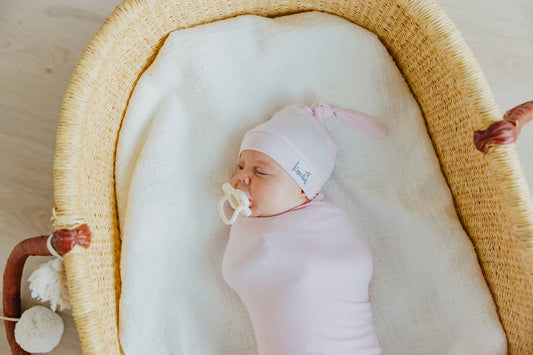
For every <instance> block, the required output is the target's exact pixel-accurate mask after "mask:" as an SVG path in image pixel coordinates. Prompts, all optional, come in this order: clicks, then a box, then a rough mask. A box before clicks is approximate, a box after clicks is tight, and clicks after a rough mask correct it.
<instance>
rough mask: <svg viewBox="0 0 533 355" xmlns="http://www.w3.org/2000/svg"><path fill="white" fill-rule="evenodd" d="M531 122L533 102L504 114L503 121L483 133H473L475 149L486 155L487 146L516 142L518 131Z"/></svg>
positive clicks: (525, 103)
mask: <svg viewBox="0 0 533 355" xmlns="http://www.w3.org/2000/svg"><path fill="white" fill-rule="evenodd" d="M531 120H533V101H528V102H524V103H523V104H520V105H518V106H516V107H513V108H512V109H510V110H509V111H507V112H506V113H505V115H504V116H503V119H502V120H501V121H498V122H494V123H493V124H492V125H490V126H489V128H487V129H486V130H484V131H474V144H475V146H476V148H477V149H478V150H479V151H481V152H483V153H485V154H486V153H487V151H488V150H489V144H510V143H514V142H516V140H517V139H518V135H519V134H520V130H521V129H522V127H524V126H525V125H526V124H527V123H528V122H529V121H531Z"/></svg>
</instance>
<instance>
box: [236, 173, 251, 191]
mask: <svg viewBox="0 0 533 355" xmlns="http://www.w3.org/2000/svg"><path fill="white" fill-rule="evenodd" d="M239 183H244V184H247V185H248V184H249V183H250V176H248V173H246V172H245V171H244V170H238V171H237V172H235V175H233V184H232V185H233V188H234V189H236V188H238V185H239Z"/></svg>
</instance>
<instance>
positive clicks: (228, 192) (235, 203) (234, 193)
mask: <svg viewBox="0 0 533 355" xmlns="http://www.w3.org/2000/svg"><path fill="white" fill-rule="evenodd" d="M222 191H224V197H222V199H221V200H220V202H219V204H218V214H219V215H220V218H221V219H222V221H223V222H224V223H226V224H233V223H234V222H235V220H236V219H237V216H238V215H239V213H242V214H243V215H245V216H246V217H248V216H250V215H251V214H252V211H251V210H250V209H249V208H248V206H249V205H250V201H249V200H248V197H247V196H246V194H245V193H244V191H241V190H237V189H234V188H233V187H232V186H231V185H230V184H229V183H227V182H226V183H225V184H224V185H222ZM226 200H228V201H229V204H230V205H231V207H232V208H233V209H234V210H235V211H233V216H231V219H228V218H227V217H226V213H225V212H224V202H226Z"/></svg>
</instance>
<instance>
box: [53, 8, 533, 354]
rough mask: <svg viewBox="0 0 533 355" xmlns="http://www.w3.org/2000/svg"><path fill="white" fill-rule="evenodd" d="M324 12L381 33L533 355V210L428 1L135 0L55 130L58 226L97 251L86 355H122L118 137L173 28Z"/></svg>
mask: <svg viewBox="0 0 533 355" xmlns="http://www.w3.org/2000/svg"><path fill="white" fill-rule="evenodd" d="M303 11H322V12H327V13H330V14H333V15H336V16H339V17H343V18H345V19H347V20H349V21H351V22H353V23H354V24H356V25H359V26H361V27H363V28H366V29H367V30H369V31H371V32H373V33H375V34H376V35H377V36H378V37H379V39H380V40H381V42H382V43H383V45H384V46H385V47H386V48H387V49H388V51H389V53H390V55H391V56H392V57H393V58H394V60H395V62H396V64H397V65H398V67H399V69H400V70H401V72H402V74H403V76H404V77H405V79H406V81H407V83H408V84H409V86H410V88H411V91H412V93H413V95H414V97H415V98H416V100H417V102H418V104H419V105H420V108H421V111H422V113H423V115H424V118H425V121H426V126H427V130H428V133H429V135H430V137H431V139H432V142H433V145H434V148H435V152H436V154H437V156H438V158H439V161H440V164H441V168H442V171H443V173H444V176H445V178H446V181H447V183H448V185H449V188H450V191H451V193H452V196H453V198H454V204H455V208H456V210H457V213H458V215H459V218H460V221H461V223H462V225H463V227H464V229H465V231H466V232H467V234H468V235H469V237H470V238H471V240H472V243H473V245H474V246H475V250H476V252H477V255H478V260H479V263H480V265H481V267H482V270H483V274H484V276H485V279H486V281H487V284H488V286H489V288H490V291H491V293H492V296H493V298H494V300H495V303H496V305H497V309H498V314H499V316H500V320H501V322H502V324H503V327H504V329H505V332H506V335H507V340H508V344H509V353H511V354H526V353H532V352H533V277H532V275H533V203H532V201H531V197H530V194H529V191H528V188H527V184H526V181H525V178H524V175H523V174H522V171H521V168H520V165H519V162H518V158H517V156H516V153H515V151H514V145H508V146H493V147H491V148H490V149H489V153H488V154H487V155H483V154H481V153H480V152H479V151H477V150H476V149H475V147H474V144H473V142H472V135H473V131H474V130H479V129H485V128H487V127H488V126H489V125H490V124H491V123H493V122H495V121H499V120H500V119H501V113H500V111H499V109H498V107H497V106H496V104H495V102H494V99H493V97H492V94H491V92H490V90H489V88H488V84H487V82H486V80H485V78H484V76H483V74H482V72H481V70H480V68H479V66H478V64H477V62H476V61H475V59H474V57H473V55H472V53H471V51H470V50H469V49H468V47H467V46H466V44H465V43H464V40H463V39H462V37H461V35H460V33H459V32H458V30H457V29H456V28H455V26H454V25H453V24H452V23H451V21H450V20H449V19H448V17H447V16H446V15H445V13H444V12H443V11H442V10H441V8H440V7H439V6H437V5H436V4H435V3H434V2H432V1H430V0H357V1H356V0H331V1H321V0H301V1H300V0H284V1H276V2H272V1H267V0H243V1H231V2H229V1H227V0H224V1H220V0H200V1H198V0H195V1H191V0H182V1H176V0H174V1H172V0H159V1H158V0H126V1H125V2H123V3H122V4H121V5H119V6H118V7H117V8H116V9H115V10H114V12H113V13H112V14H111V15H110V16H109V17H108V18H107V20H106V21H105V23H104V24H103V25H102V27H101V28H100V29H99V30H98V32H97V33H96V34H95V36H94V37H93V39H92V40H91V42H90V43H89V45H88V46H87V48H86V49H85V51H84V53H83V55H82V57H81V58H80V60H79V62H78V64H77V66H76V68H75V70H74V73H73V75H72V78H71V81H70V83H69V86H68V88H67V91H66V94H65V97H64V100H63V105H62V108H61V115H60V120H59V124H58V129H57V142H56V151H55V160H54V197H55V212H54V217H53V226H54V229H55V230H58V229H61V228H75V227H77V226H78V225H80V224H83V223H87V224H88V225H89V226H90V228H91V231H92V234H93V241H92V244H91V247H90V248H89V249H83V248H81V247H75V248H74V249H73V250H72V251H71V252H70V253H69V254H67V255H65V267H66V271H67V277H68V288H69V292H70V295H71V301H72V305H73V316H74V320H75V322H76V326H77V328H78V332H79V336H80V340H81V345H82V349H83V352H84V354H119V353H122V350H121V348H120V344H119V339H118V300H119V297H120V289H121V283H120V232H119V228H118V215H117V207H116V197H115V177H114V163H115V151H116V146H117V140H118V135H119V130H120V126H121V122H122V119H123V118H124V113H125V110H126V107H127V104H128V100H129V98H130V96H131V93H132V91H133V89H134V87H135V84H136V82H137V80H138V79H139V77H140V76H141V74H142V73H143V72H144V70H145V69H146V68H147V67H148V66H149V65H150V64H151V63H152V61H153V60H154V58H155V56H156V54H157V52H158V50H159V49H160V48H161V46H162V45H163V43H164V41H165V39H166V38H167V36H168V34H169V33H170V32H172V31H175V30H179V29H183V28H188V27H192V26H197V25H201V24H205V23H209V22H213V21H218V20H223V19H226V18H230V17H235V16H239V15H245V14H252V15H258V16H265V17H277V16H284V15H288V14H294V13H298V12H303Z"/></svg>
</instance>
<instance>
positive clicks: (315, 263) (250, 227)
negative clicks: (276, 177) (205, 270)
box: [222, 194, 381, 355]
mask: <svg viewBox="0 0 533 355" xmlns="http://www.w3.org/2000/svg"><path fill="white" fill-rule="evenodd" d="M222 271H223V276H224V279H225V280H226V282H227V284H228V285H229V286H230V287H231V288H233V289H234V290H235V291H236V292H237V293H238V294H239V296H240V297H241V299H242V301H243V303H244V304H245V306H246V308H247V310H248V313H249V315H250V319H251V321H252V324H253V327H254V332H255V336H256V341H257V347H258V351H259V355H303V354H306V355H310V354H315V355H318V354H320V355H348V354H350V355H353V354H379V353H381V349H380V346H379V343H378V341H377V338H376V335H375V332H374V326H373V322H372V311H371V306H370V303H369V301H368V285H369V282H370V279H371V277H372V258H371V255H370V253H369V251H368V249H367V247H366V245H365V244H364V242H363V241H362V240H361V238H360V237H359V235H358V233H357V231H356V230H355V229H354V227H353V225H352V224H351V222H350V219H349V216H348V215H347V214H346V213H345V212H344V211H342V210H341V209H340V208H338V207H337V206H335V205H334V204H332V203H330V202H327V201H323V200H322V194H319V195H318V196H317V198H315V199H314V200H312V201H310V202H308V203H306V204H304V205H302V206H298V207H296V208H294V209H292V210H289V211H287V212H284V213H282V214H279V215H276V216H271V217H259V218H254V217H244V216H242V215H240V216H239V217H238V218H237V220H236V222H235V224H233V225H232V227H231V232H230V238H229V242H228V245H227V247H226V251H225V254H224V258H223V263H222Z"/></svg>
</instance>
